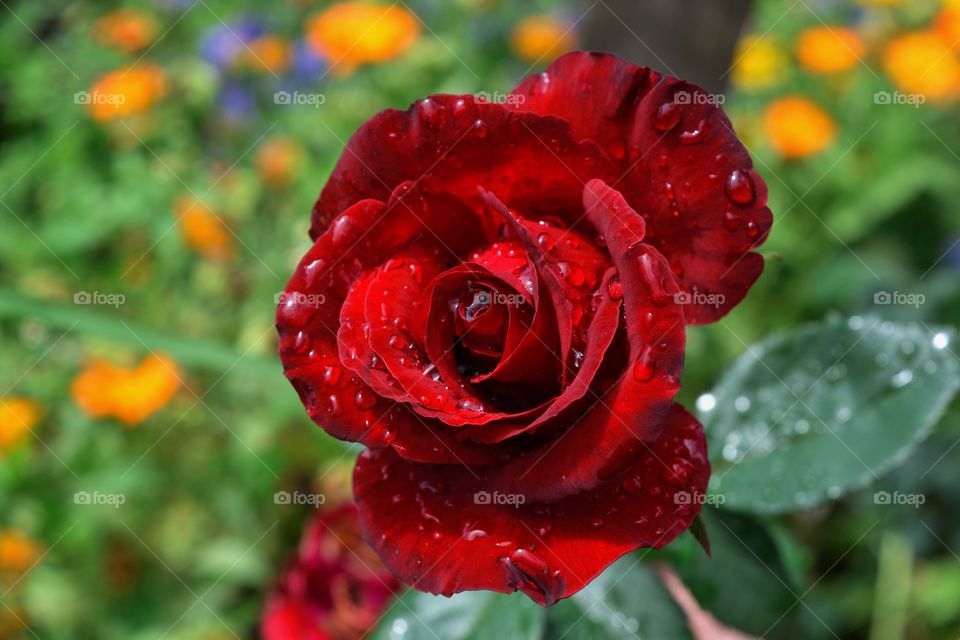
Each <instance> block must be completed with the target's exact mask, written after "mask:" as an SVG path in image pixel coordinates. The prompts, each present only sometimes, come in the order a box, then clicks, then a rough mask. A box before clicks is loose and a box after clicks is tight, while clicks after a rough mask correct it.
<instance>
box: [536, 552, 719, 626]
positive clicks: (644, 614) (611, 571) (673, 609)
mask: <svg viewBox="0 0 960 640" xmlns="http://www.w3.org/2000/svg"><path fill="white" fill-rule="evenodd" d="M700 554H701V555H703V552H700ZM545 637H546V638H563V639H564V640H618V639H619V638H639V639H640V640H645V639H647V638H651V639H656V638H671V640H680V639H682V638H691V635H690V631H689V629H688V628H687V622H686V617H685V616H684V613H683V611H682V610H681V609H680V607H679V606H678V605H677V604H676V603H675V602H674V601H673V598H672V597H671V596H670V593H669V592H668V591H667V590H666V588H665V587H664V586H663V583H661V582H660V579H659V578H658V577H657V575H656V573H654V571H653V569H652V568H650V566H649V565H648V564H644V563H642V562H640V561H639V558H638V557H637V556H636V555H633V554H631V555H628V556H626V557H624V558H622V559H621V560H619V561H617V562H616V563H614V564H613V565H611V566H610V567H608V568H607V570H606V571H604V572H603V573H602V574H601V575H600V576H599V577H597V579H596V580H594V581H593V582H591V583H590V584H588V585H587V586H586V587H584V588H583V589H582V590H581V591H579V592H577V593H575V594H574V595H572V596H570V597H569V598H567V599H566V600H561V601H560V602H558V603H557V604H556V605H554V606H553V607H551V608H550V609H549V610H548V611H547V634H546V636H545Z"/></svg>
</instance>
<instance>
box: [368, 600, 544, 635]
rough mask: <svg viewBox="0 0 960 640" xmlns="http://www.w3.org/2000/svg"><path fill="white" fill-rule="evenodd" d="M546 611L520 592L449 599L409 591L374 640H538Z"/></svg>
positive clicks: (383, 619)
mask: <svg viewBox="0 0 960 640" xmlns="http://www.w3.org/2000/svg"><path fill="white" fill-rule="evenodd" d="M544 617H545V616H544V609H543V608H542V607H541V606H540V605H538V604H536V603H535V602H533V601H532V600H530V599H529V598H528V597H527V596H525V595H523V594H521V593H514V594H511V595H506V594H503V593H495V592H492V591H465V592H463V593H458V594H456V595H454V596H453V597H452V598H445V597H443V596H433V595H430V594H428V593H423V592H420V591H417V590H416V589H410V590H408V591H407V592H406V593H404V594H403V595H401V596H400V597H399V598H398V599H397V600H396V601H395V602H394V603H393V605H391V607H390V609H389V610H388V611H387V613H386V614H385V615H384V616H383V618H382V619H381V621H380V624H378V625H377V628H376V630H375V631H374V633H373V636H372V638H374V640H400V639H402V640H438V639H440V640H505V639H506V638H510V639H511V640H513V639H516V640H540V638H541V637H543V629H544Z"/></svg>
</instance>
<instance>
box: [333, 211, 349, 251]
mask: <svg viewBox="0 0 960 640" xmlns="http://www.w3.org/2000/svg"><path fill="white" fill-rule="evenodd" d="M352 231H353V218H352V217H350V216H349V215H346V214H343V215H341V216H339V217H338V218H337V219H336V220H334V221H333V227H332V230H331V236H330V237H331V238H332V239H333V241H334V242H336V243H337V244H339V243H342V242H344V241H345V240H346V239H347V238H348V237H350V234H351V232H352Z"/></svg>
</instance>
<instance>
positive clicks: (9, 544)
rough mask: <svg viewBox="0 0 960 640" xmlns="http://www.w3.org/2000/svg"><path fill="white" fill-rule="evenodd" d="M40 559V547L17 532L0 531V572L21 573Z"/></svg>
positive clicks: (9, 530) (10, 530)
mask: <svg viewBox="0 0 960 640" xmlns="http://www.w3.org/2000/svg"><path fill="white" fill-rule="evenodd" d="M39 558H40V547H39V546H38V545H37V543H36V542H34V541H33V540H31V539H30V538H28V537H27V536H25V535H24V534H23V533H21V532H19V531H14V530H12V529H6V530H3V531H0V571H9V572H10V573H23V572H24V571H26V570H27V569H29V568H30V567H32V566H33V565H34V563H36V562H37V560H38V559H39Z"/></svg>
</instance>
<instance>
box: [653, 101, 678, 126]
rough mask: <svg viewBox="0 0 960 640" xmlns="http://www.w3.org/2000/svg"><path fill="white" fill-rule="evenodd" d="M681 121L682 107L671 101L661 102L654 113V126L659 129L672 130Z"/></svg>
mask: <svg viewBox="0 0 960 640" xmlns="http://www.w3.org/2000/svg"><path fill="white" fill-rule="evenodd" d="M678 122H680V107H678V106H677V103H675V102H673V101H670V102H664V103H663V104H661V105H660V106H659V107H658V108H657V111H656V112H655V113H654V114H653V127H654V128H655V129H656V130H657V131H670V129H673V128H674V127H675V126H677V123H678Z"/></svg>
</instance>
